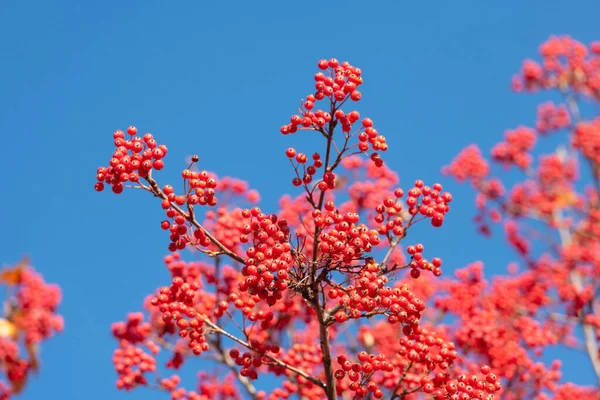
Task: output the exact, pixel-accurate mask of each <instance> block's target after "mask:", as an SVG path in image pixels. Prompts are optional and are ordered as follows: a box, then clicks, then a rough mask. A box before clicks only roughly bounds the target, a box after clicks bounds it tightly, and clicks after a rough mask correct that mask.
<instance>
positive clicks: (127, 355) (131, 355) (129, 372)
mask: <svg viewBox="0 0 600 400" xmlns="http://www.w3.org/2000/svg"><path fill="white" fill-rule="evenodd" d="M113 364H114V365H115V370H116V371H117V374H118V378H117V388H118V389H124V390H130V389H133V388H135V387H136V386H138V385H146V384H147V383H148V380H147V378H146V377H145V376H144V374H145V373H148V372H153V371H155V370H156V360H155V359H154V357H153V356H151V355H150V354H148V353H146V352H145V351H144V350H142V348H140V347H136V346H132V345H129V344H125V345H124V346H123V347H121V348H118V349H116V350H115V351H114V353H113Z"/></svg>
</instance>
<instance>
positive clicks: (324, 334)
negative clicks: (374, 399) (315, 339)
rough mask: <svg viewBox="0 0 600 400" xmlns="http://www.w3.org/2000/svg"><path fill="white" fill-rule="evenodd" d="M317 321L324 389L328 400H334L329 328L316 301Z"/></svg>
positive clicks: (334, 391) (334, 390)
mask: <svg viewBox="0 0 600 400" xmlns="http://www.w3.org/2000/svg"><path fill="white" fill-rule="evenodd" d="M315 311H316V312H317V319H318V320H319V336H320V340H321V351H322V352H323V368H324V369H325V379H326V388H325V393H326V394H327V399H328V400H335V399H336V389H335V379H334V377H333V363H332V360H331V344H330V343H329V327H328V324H327V321H326V315H325V314H326V313H324V312H323V309H322V308H321V305H320V303H319V301H318V297H317V304H316V307H315Z"/></svg>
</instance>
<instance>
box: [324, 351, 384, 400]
mask: <svg viewBox="0 0 600 400" xmlns="http://www.w3.org/2000/svg"><path fill="white" fill-rule="evenodd" d="M358 361H359V362H355V363H353V362H351V361H350V360H348V358H347V357H346V356H344V355H341V356H339V357H338V359H337V362H338V364H339V365H340V368H339V369H337V370H336V371H335V373H334V376H335V379H337V380H338V381H342V380H343V379H344V378H346V377H347V378H348V379H349V380H350V384H349V385H348V389H349V390H351V391H353V392H355V393H356V397H357V398H364V397H367V395H368V394H372V395H373V397H375V398H376V399H380V398H381V397H382V396H383V392H382V391H381V389H380V388H379V386H378V385H377V383H375V382H374V381H373V380H370V379H369V378H370V377H371V376H372V375H373V374H374V373H375V372H377V371H381V372H384V373H385V372H388V373H389V372H392V371H393V370H394V366H393V365H392V364H391V363H389V362H388V361H387V359H386V356H385V355H383V354H378V355H375V354H368V353H367V352H366V351H361V352H360V353H358Z"/></svg>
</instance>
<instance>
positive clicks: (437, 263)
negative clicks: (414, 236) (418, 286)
mask: <svg viewBox="0 0 600 400" xmlns="http://www.w3.org/2000/svg"><path fill="white" fill-rule="evenodd" d="M424 249H425V247H424V246H423V245H422V244H421V243H418V244H416V245H414V246H408V247H407V248H406V252H407V253H408V254H409V255H410V257H411V261H410V263H409V264H408V265H409V267H410V268H411V270H410V276H411V277H413V278H415V279H416V278H418V277H419V276H420V275H421V270H427V271H431V272H433V275H435V276H440V275H442V268H441V267H442V259H441V258H439V257H434V258H433V259H432V260H431V262H429V260H427V259H426V258H423V250H424Z"/></svg>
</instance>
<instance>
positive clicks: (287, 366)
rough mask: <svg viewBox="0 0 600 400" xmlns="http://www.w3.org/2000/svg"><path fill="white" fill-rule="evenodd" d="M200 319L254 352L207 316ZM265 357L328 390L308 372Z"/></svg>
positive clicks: (248, 344) (217, 331)
mask: <svg viewBox="0 0 600 400" xmlns="http://www.w3.org/2000/svg"><path fill="white" fill-rule="evenodd" d="M200 318H202V321H203V322H204V323H205V324H206V325H208V326H209V327H210V328H211V329H213V330H214V331H215V332H216V333H218V334H220V335H223V336H226V337H228V338H229V339H231V340H233V341H234V342H236V343H239V344H241V345H242V346H244V347H246V348H248V349H250V350H254V349H253V348H252V346H251V345H250V343H248V342H245V341H243V340H242V339H240V338H237V337H235V336H233V335H232V334H231V333H229V332H227V331H225V330H223V329H222V328H221V327H219V326H218V325H216V324H215V323H213V322H212V321H211V320H210V319H208V317H207V316H205V315H201V316H200ZM263 356H264V357H266V358H268V359H269V360H271V361H273V362H274V363H275V364H277V365H279V366H280V367H283V368H285V369H287V370H289V371H292V372H293V373H295V374H298V375H300V376H301V377H303V378H304V379H306V380H308V381H310V382H312V383H314V384H315V385H317V386H319V387H320V388H322V389H323V390H326V386H325V384H324V383H323V382H322V381H321V380H319V379H317V378H315V377H313V376H310V375H309V374H307V373H306V372H304V371H302V370H299V369H298V368H295V367H292V366H291V365H289V364H286V363H285V362H283V361H281V360H279V359H277V358H275V357H273V356H270V355H268V354H264V355H263Z"/></svg>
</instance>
